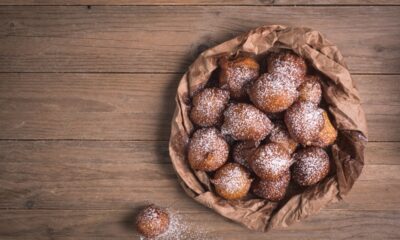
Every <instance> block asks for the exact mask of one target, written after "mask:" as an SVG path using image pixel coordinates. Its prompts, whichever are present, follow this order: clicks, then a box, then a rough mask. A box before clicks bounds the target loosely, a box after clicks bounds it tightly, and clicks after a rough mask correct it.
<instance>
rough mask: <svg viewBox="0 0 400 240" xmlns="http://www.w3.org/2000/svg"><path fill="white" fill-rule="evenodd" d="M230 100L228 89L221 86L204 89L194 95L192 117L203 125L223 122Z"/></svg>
mask: <svg viewBox="0 0 400 240" xmlns="http://www.w3.org/2000/svg"><path fill="white" fill-rule="evenodd" d="M228 102H229V92H228V91H226V90H222V89H219V88H206V89H203V90H202V91H200V92H198V93H197V94H196V95H195V96H194V97H193V100H192V104H193V107H192V109H191V111H190V119H191V120H192V121H193V122H194V123H195V124H197V125H199V126H202V127H211V126H215V125H217V124H219V123H221V122H222V117H223V112H224V110H225V108H226V107H227V105H228Z"/></svg>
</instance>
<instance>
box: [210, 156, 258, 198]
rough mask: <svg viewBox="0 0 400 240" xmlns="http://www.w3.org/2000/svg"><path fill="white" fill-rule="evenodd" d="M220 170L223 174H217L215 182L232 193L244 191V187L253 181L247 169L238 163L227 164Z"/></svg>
mask: <svg viewBox="0 0 400 240" xmlns="http://www.w3.org/2000/svg"><path fill="white" fill-rule="evenodd" d="M219 172H220V173H221V174H218V176H216V178H215V179H214V180H213V183H214V184H215V185H218V186H219V187H220V188H222V189H223V190H224V191H225V192H227V193H230V194H234V193H237V192H240V191H243V188H244V187H246V186H247V185H248V184H249V183H250V182H251V179H250V178H249V174H248V173H247V171H246V170H245V169H244V168H242V167H241V166H240V165H237V164H233V163H231V164H228V165H225V166H224V167H223V168H221V169H220V170H219Z"/></svg>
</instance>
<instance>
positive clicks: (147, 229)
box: [136, 204, 169, 238]
mask: <svg viewBox="0 0 400 240" xmlns="http://www.w3.org/2000/svg"><path fill="white" fill-rule="evenodd" d="M168 226H169V214H168V212H167V211H166V210H165V209H163V208H160V207H157V206H155V205H154V204H152V205H150V206H147V207H145V208H144V209H142V210H141V211H140V212H139V214H138V215H137V217H136V229H137V231H138V232H139V233H140V234H141V235H143V236H144V237H146V238H153V237H156V236H158V235H160V234H162V233H164V232H165V231H167V229H168Z"/></svg>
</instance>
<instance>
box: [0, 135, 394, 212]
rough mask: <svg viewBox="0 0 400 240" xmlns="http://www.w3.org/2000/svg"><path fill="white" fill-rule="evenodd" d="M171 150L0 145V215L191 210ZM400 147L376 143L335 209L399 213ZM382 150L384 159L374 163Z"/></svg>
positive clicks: (106, 144)
mask: <svg viewBox="0 0 400 240" xmlns="http://www.w3.org/2000/svg"><path fill="white" fill-rule="evenodd" d="M167 145H168V142H164V141H160V142H130V141H124V142H120V141H0V149H3V150H2V151H1V152H0V209H54V210H57V209H70V210H76V209H103V210H104V209H130V208H132V207H135V206H138V205H140V204H143V203H144V202H146V201H148V200H151V201H158V203H159V204H162V205H164V206H172V205H175V206H179V209H180V210H190V209H192V208H193V206H194V205H193V204H192V203H193V200H192V199H190V198H189V197H187V196H186V195H185V193H184V192H183V190H182V189H181V187H180V186H179V184H178V181H177V177H176V175H175V172H174V170H173V167H172V165H171V163H170V160H169V156H168V148H167ZM399 148H400V143H370V148H367V152H366V163H367V164H366V166H365V167H364V170H363V174H362V175H361V177H360V179H359V180H358V181H357V182H356V184H355V186H354V188H353V190H352V191H351V192H350V194H349V195H348V196H347V197H346V198H345V201H344V202H340V203H338V204H334V205H331V206H330V207H329V208H330V209H340V210H344V209H349V210H376V211H378V210H390V209H398V210H400V182H399V180H400V176H399V175H398V172H399V171H400V162H399V160H398V159H400V153H399V151H398V149H399ZM376 149H380V151H381V152H385V155H379V156H380V157H379V158H377V157H375V156H376V155H374V154H377V153H376V152H375V150H376ZM385 156H387V157H385ZM371 193H374V194H371ZM382 196H385V197H382Z"/></svg>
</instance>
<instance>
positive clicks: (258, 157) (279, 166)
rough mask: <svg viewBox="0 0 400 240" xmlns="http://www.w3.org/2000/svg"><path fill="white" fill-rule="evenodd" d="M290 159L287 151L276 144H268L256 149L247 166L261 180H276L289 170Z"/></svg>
mask: <svg viewBox="0 0 400 240" xmlns="http://www.w3.org/2000/svg"><path fill="white" fill-rule="evenodd" d="M291 163H292V162H291V159H290V155H289V153H288V151H287V150H286V149H285V148H284V147H283V146H282V145H280V144H278V143H268V144H265V145H262V146H260V147H258V148H257V150H256V151H255V152H254V154H253V155H252V156H251V158H250V161H249V164H250V167H251V169H253V171H254V173H255V174H256V175H257V176H258V177H259V178H261V179H263V180H277V179H279V178H281V177H282V175H283V174H284V173H285V172H286V171H288V170H289V168H290V165H291Z"/></svg>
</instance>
